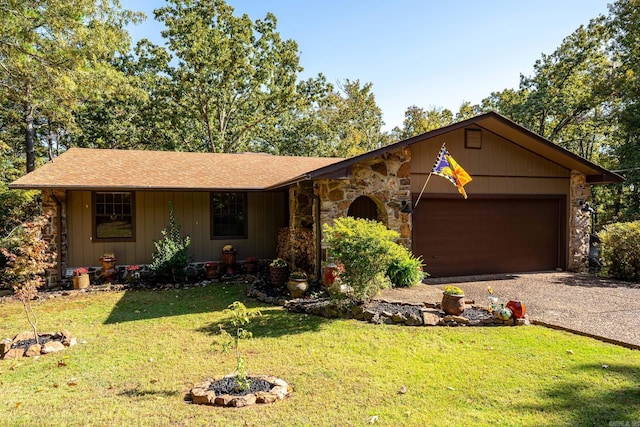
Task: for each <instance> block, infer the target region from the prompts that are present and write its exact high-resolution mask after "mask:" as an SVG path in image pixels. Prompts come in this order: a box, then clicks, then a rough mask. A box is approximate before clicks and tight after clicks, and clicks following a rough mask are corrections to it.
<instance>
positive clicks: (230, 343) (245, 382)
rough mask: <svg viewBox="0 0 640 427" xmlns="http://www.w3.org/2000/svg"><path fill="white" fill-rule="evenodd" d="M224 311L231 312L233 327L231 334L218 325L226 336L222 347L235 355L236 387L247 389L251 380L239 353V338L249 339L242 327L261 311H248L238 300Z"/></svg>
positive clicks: (250, 334)
mask: <svg viewBox="0 0 640 427" xmlns="http://www.w3.org/2000/svg"><path fill="white" fill-rule="evenodd" d="M225 312H226V313H229V314H231V321H230V322H229V323H231V326H232V327H233V331H232V332H233V334H230V333H229V332H227V331H226V330H225V329H224V327H223V326H220V333H221V334H222V335H223V336H225V337H226V338H227V341H226V342H225V343H224V344H223V346H222V348H223V351H224V352H225V353H229V352H231V350H233V351H234V353H235V356H236V369H235V379H236V382H237V383H238V388H239V389H240V390H243V391H244V390H248V389H249V387H251V380H250V379H249V378H248V377H247V370H246V369H245V366H244V359H243V358H242V356H241V355H240V340H241V339H249V338H251V337H252V336H253V334H252V333H251V332H250V331H247V330H246V329H244V326H246V325H248V324H249V322H251V319H253V318H254V317H257V316H261V315H262V313H260V312H259V311H253V312H251V311H249V310H248V309H247V307H246V306H245V305H244V304H243V303H241V302H240V301H236V302H234V303H232V304H230V305H229V307H228V308H227V309H226V310H225Z"/></svg>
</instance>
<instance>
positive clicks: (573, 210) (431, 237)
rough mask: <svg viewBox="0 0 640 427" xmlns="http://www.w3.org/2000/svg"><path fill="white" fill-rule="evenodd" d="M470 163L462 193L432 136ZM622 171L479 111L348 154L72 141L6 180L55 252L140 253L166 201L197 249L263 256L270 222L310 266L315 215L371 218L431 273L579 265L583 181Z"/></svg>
mask: <svg viewBox="0 0 640 427" xmlns="http://www.w3.org/2000/svg"><path fill="white" fill-rule="evenodd" d="M443 142H444V143H446V146H447V149H448V150H449V152H450V154H451V155H452V156H453V157H454V158H455V159H456V161H457V162H458V163H459V164H460V165H461V166H462V167H464V169H465V170H466V171H467V172H468V173H469V174H470V175H471V177H472V178H473V181H472V182H470V183H469V184H467V185H466V186H465V189H466V191H467V194H468V195H469V197H468V199H464V198H462V197H461V196H460V194H459V193H458V192H457V190H456V188H455V187H454V186H452V185H451V183H450V182H449V181H447V180H446V179H442V178H439V177H435V176H434V177H433V178H432V179H431V180H430V181H429V183H428V185H427V186H426V188H425V189H424V193H423V194H422V196H421V197H420V200H418V197H419V195H420V193H421V191H422V189H423V186H424V184H425V182H426V180H427V178H428V176H429V173H430V171H431V170H432V168H433V165H434V162H435V160H436V157H437V155H438V152H439V150H440V147H441V146H442V144H443ZM622 181H623V178H622V177H621V176H619V175H617V174H615V173H613V172H611V171H608V170H606V169H604V168H602V167H600V166H598V165H596V164H593V163H591V162H589V161H587V160H585V159H583V158H581V157H579V156H577V155H575V154H572V153H571V152H569V151H567V150H565V149H563V148H561V147H559V146H557V145H555V144H553V143H552V142H550V141H549V140H546V139H545V138H542V137H540V136H539V135H536V134H535V133H533V132H531V131H529V130H527V129H525V128H523V127H521V126H519V125H517V124H516V123H514V122H512V121H510V120H508V119H506V118H505V117H503V116H501V115H499V114H497V113H494V112H489V113H486V114H482V115H479V116H476V117H473V118H471V119H468V120H464V121H461V122H458V123H455V124H452V125H450V126H445V127H443V128H440V129H437V130H434V131H431V132H427V133H425V134H423V135H419V136H416V137H413V138H410V139H407V140H404V141H400V142H397V143H394V144H391V145H389V146H386V147H382V148H379V149H377V150H373V151H370V152H367V153H365V154H362V155H359V156H356V157H353V158H349V159H340V158H312V157H290V156H272V155H268V154H257V153H242V154H211V153H184V152H160V151H135V150H102V149H82V148H71V149H69V150H68V151H66V152H65V153H63V154H61V155H60V156H59V157H58V158H56V159H55V160H53V161H51V162H49V163H47V164H45V165H44V166H42V167H40V168H38V169H37V170H35V171H33V172H31V173H29V174H27V175H25V176H23V177H22V178H20V179H18V180H16V181H15V182H13V183H12V184H11V185H10V188H12V189H39V190H41V191H42V192H43V205H44V209H45V210H46V211H47V212H48V213H50V214H51V216H52V220H51V227H50V228H51V230H50V233H49V237H48V238H49V239H50V240H51V241H52V242H55V245H54V246H55V247H56V249H57V257H58V258H57V259H58V266H57V269H56V270H52V271H51V272H50V274H51V276H52V280H56V278H59V277H61V275H63V274H64V271H66V269H68V268H72V267H79V266H91V265H97V260H98V258H99V257H100V256H101V255H102V254H103V253H104V252H114V253H115V254H116V255H117V257H118V258H119V263H122V264H143V263H149V262H150V261H151V254H152V253H153V251H154V246H153V240H156V239H159V238H160V237H161V230H162V229H163V228H164V227H165V226H166V225H167V224H168V221H169V219H168V217H169V202H172V205H173V208H174V211H175V217H176V219H177V220H178V222H179V223H180V224H181V227H182V231H183V233H184V234H188V235H190V236H191V239H192V243H191V247H190V254H191V256H192V258H193V259H194V260H196V261H208V260H217V259H220V253H221V249H222V247H223V246H225V245H227V244H232V245H234V246H235V247H236V248H237V249H238V257H239V258H240V259H241V258H244V257H248V256H256V257H259V258H274V257H275V256H276V246H277V242H278V233H279V231H280V230H281V229H283V228H285V227H286V228H287V229H288V230H289V231H288V232H290V233H292V235H293V234H295V233H297V232H303V233H306V236H312V237H311V238H309V239H306V240H305V243H303V245H306V247H303V248H302V249H304V250H306V251H307V252H308V253H310V254H313V257H312V258H313V260H314V262H313V269H314V270H315V272H316V273H319V272H320V267H319V266H320V264H321V261H322V260H323V259H324V258H325V257H326V256H327V254H326V248H322V236H321V234H322V225H323V224H331V223H332V221H333V220H334V219H335V218H338V217H341V216H346V215H352V216H357V217H364V218H372V219H376V220H379V221H381V222H383V223H384V224H386V225H387V227H389V228H390V229H393V230H397V231H398V232H399V233H400V236H401V237H400V241H401V243H403V244H405V245H406V246H407V247H409V248H411V249H412V250H413V252H414V254H416V255H421V256H422V257H423V258H424V262H425V264H426V268H425V270H426V271H427V272H429V273H430V274H431V275H432V276H436V277H442V276H454V275H468V274H485V273H515V272H525V271H542V270H553V269H557V268H559V269H568V270H572V271H583V270H585V269H586V268H587V265H588V251H589V231H590V219H591V218H590V214H589V212H587V211H586V209H584V207H585V204H586V203H587V202H588V200H589V195H590V187H591V185H597V184H605V183H619V182H622Z"/></svg>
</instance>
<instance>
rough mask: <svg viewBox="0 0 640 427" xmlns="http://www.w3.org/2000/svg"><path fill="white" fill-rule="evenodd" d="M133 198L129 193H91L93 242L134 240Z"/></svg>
mask: <svg viewBox="0 0 640 427" xmlns="http://www.w3.org/2000/svg"><path fill="white" fill-rule="evenodd" d="M134 202H135V197H134V193H133V192H131V191H96V192H94V193H93V238H94V239H95V240H134V239H135V227H134V218H135V209H134V208H135V203H134Z"/></svg>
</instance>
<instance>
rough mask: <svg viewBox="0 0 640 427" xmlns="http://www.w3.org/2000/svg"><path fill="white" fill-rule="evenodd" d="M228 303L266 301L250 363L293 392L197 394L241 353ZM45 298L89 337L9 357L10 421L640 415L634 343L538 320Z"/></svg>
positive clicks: (141, 294)
mask: <svg viewBox="0 0 640 427" xmlns="http://www.w3.org/2000/svg"><path fill="white" fill-rule="evenodd" d="M235 300H242V301H244V302H245V303H246V304H247V306H248V307H250V308H252V309H259V310H261V311H262V313H263V316H262V317H260V318H257V319H255V320H254V321H253V322H252V324H251V325H249V329H250V330H251V331H252V332H253V335H254V338H253V339H252V340H249V341H244V342H241V344H240V345H241V347H240V349H241V352H242V354H243V356H244V358H245V361H246V363H247V366H248V369H249V371H250V373H254V374H271V375H275V376H277V377H280V378H283V379H284V380H285V381H287V382H289V383H290V384H292V385H293V386H294V387H295V390H296V392H295V393H294V395H293V396H292V397H291V398H289V399H287V400H285V401H284V402H280V403H276V404H274V405H258V406H253V407H249V408H240V409H230V408H214V407H207V406H199V405H189V404H187V403H185V402H184V397H185V395H186V394H187V393H188V391H189V389H190V388H191V386H192V385H193V384H194V383H196V382H199V381H201V380H203V379H204V378H207V377H214V376H220V375H224V374H227V373H229V372H231V371H232V370H233V368H234V366H235V359H234V358H233V356H232V355H228V354H223V353H222V352H221V345H220V344H221V342H222V341H221V337H219V336H218V334H217V331H218V330H219V327H218V325H219V324H220V323H222V322H224V321H225V320H226V318H225V316H224V315H223V313H222V310H223V309H224V308H226V307H227V305H229V304H230V303H231V302H233V301H235ZM36 310H37V313H38V314H39V319H40V329H41V331H56V330H60V329H63V328H66V329H68V330H70V331H71V332H72V333H73V334H74V335H76V336H77V337H78V340H79V341H80V342H81V344H78V345H77V346H75V347H72V348H70V349H68V350H66V351H65V352H62V353H58V354H53V355H47V356H42V357H40V358H38V359H33V358H29V359H22V360H21V361H12V360H5V361H1V360H0V390H1V395H2V399H1V400H0V420H2V423H1V424H2V425H11V426H16V425H44V426H47V425H65V426H66V425H69V426H76V425H82V426H104V425H123V426H124V425H127V426H128V425H150V426H155V425H171V426H200V425H220V426H236V425H237V426H245V425H247V426H264V425H282V426H285V425H286V426H307V425H308V426H312V425H313V426H350V425H356V426H357V425H366V424H367V422H368V421H369V419H370V417H372V416H374V415H377V416H378V417H379V418H378V422H377V423H376V424H377V425H384V426H402V425H406V426H425V425H435V426H439V425H442V426H445V425H446V426H455V425H461V426H462V425H464V426H468V425H500V426H510V425H514V426H522V425H536V426H557V425H567V426H569V425H609V423H610V422H611V421H619V422H625V424H624V425H627V424H628V423H632V422H638V421H640V353H639V352H638V351H634V350H629V349H625V348H621V347H617V346H614V345H610V344H605V343H602V342H599V341H595V340H591V339H589V338H585V337H581V336H575V335H571V334H568V333H564V332H559V331H554V330H549V329H545V328H543V327H538V326H530V327H518V328H509V327H502V328H441V327H430V328H420V327H398V326H391V325H372V324H367V323H362V322H358V321H353V320H328V319H323V318H319V317H314V316H307V315H301V314H289V313H287V312H285V311H284V310H283V309H281V308H279V307H272V306H269V305H262V304H260V303H258V302H256V301H253V300H247V299H246V298H244V297H243V296H242V289H241V285H226V286H225V285H215V286H208V287H205V288H192V289H188V290H180V291H176V290H170V291H130V292H109V293H90V294H78V295H75V296H70V297H63V298H59V299H53V300H48V301H46V302H44V303H39V304H37V305H36ZM0 312H1V313H2V317H1V318H0V337H10V336H13V335H14V334H15V333H17V332H19V331H21V330H28V329H29V327H28V325H27V323H26V321H25V318H24V315H23V314H22V306H21V305H19V304H18V303H13V302H11V303H5V304H0ZM567 350H572V352H573V354H569V353H568V352H567ZM59 361H63V362H64V364H65V365H66V366H58V365H59V363H58V362H59ZM602 365H608V366H609V368H608V369H603V368H602ZM73 378H75V380H73V381H72V379H73ZM74 383H75V384H76V385H70V384H74ZM402 386H405V387H406V389H407V392H406V393H404V394H401V393H399V390H400V389H401V387H402ZM619 425H622V424H619Z"/></svg>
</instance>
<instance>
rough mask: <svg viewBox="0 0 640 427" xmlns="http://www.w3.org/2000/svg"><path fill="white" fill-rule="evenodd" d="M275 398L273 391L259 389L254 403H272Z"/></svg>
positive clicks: (276, 397)
mask: <svg viewBox="0 0 640 427" xmlns="http://www.w3.org/2000/svg"><path fill="white" fill-rule="evenodd" d="M277 399H278V396H277V395H275V394H273V393H269V392H265V391H259V392H257V393H256V403H273V402H275V401H276V400H277Z"/></svg>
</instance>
